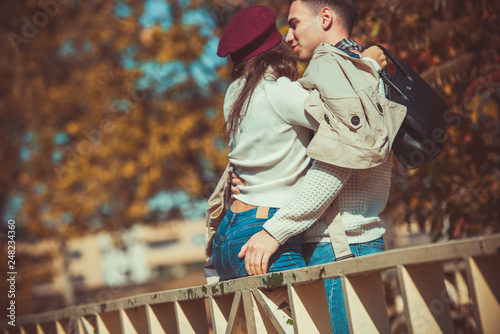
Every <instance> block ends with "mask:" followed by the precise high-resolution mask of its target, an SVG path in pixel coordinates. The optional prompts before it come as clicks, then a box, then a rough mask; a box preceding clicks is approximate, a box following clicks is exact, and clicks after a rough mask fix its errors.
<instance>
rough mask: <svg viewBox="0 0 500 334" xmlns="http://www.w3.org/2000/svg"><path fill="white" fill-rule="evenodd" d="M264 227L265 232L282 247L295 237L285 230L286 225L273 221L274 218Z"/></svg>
mask: <svg viewBox="0 0 500 334" xmlns="http://www.w3.org/2000/svg"><path fill="white" fill-rule="evenodd" d="M263 227H264V230H266V232H267V233H269V234H270V235H271V236H272V237H273V238H274V239H276V240H277V241H278V242H279V243H280V244H281V245H284V244H285V242H287V241H288V239H290V238H291V237H293V234H292V232H291V231H290V230H288V229H287V228H285V227H286V226H284V224H280V223H279V222H277V221H273V219H272V218H271V219H269V220H268V221H267V222H265V223H264V225H263Z"/></svg>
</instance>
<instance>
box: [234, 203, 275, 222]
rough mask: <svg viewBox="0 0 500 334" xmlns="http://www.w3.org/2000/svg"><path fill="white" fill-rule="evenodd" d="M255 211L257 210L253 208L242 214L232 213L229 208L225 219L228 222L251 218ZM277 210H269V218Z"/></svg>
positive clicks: (255, 213)
mask: <svg viewBox="0 0 500 334" xmlns="http://www.w3.org/2000/svg"><path fill="white" fill-rule="evenodd" d="M257 209H258V208H253V209H250V210H246V211H243V212H234V211H233V210H232V207H231V206H230V207H229V209H228V210H227V218H228V220H235V219H237V220H242V219H246V218H252V217H255V216H256V215H257ZM278 210H279V208H269V216H271V215H274V214H275V213H276V211H278Z"/></svg>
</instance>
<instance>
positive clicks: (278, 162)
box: [212, 6, 317, 279]
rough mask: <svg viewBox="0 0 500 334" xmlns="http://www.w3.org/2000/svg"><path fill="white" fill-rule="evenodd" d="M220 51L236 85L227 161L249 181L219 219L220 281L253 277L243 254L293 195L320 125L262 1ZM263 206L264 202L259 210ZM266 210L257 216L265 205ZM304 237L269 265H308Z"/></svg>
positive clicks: (234, 25)
mask: <svg viewBox="0 0 500 334" xmlns="http://www.w3.org/2000/svg"><path fill="white" fill-rule="evenodd" d="M217 54H218V55H219V56H221V57H225V56H227V55H230V56H231V60H232V62H233V64H234V67H233V79H234V81H233V83H232V84H231V85H230V86H229V88H228V90H227V93H226V98H225V101H224V116H225V119H226V124H227V131H228V135H229V138H230V141H229V147H230V148H231V153H230V154H229V160H230V162H231V163H232V164H233V166H234V167H235V169H236V170H237V171H238V173H239V174H240V175H242V177H243V176H244V178H245V179H246V180H247V186H246V187H244V189H243V191H242V193H241V194H240V195H237V196H235V197H236V198H235V200H234V202H233V203H232V206H231V208H230V209H229V211H228V213H227V214H226V216H225V217H224V219H223V221H222V222H221V224H220V226H219V228H218V231H217V234H216V235H215V238H214V242H213V246H212V247H213V252H212V254H213V260H214V264H215V268H216V270H217V273H218V274H219V275H220V277H221V279H231V278H236V277H242V276H247V272H246V269H245V264H244V261H243V259H239V258H238V253H239V251H240V249H241V246H243V245H244V244H245V243H246V242H247V241H248V239H249V238H250V237H251V236H252V235H253V234H255V233H257V232H259V231H260V230H262V225H263V224H264V223H265V222H266V221H267V219H268V218H270V217H272V215H273V214H274V213H275V212H276V211H277V210H278V208H279V207H280V206H281V205H282V204H283V203H284V201H285V200H286V199H287V198H288V196H289V194H291V192H292V189H294V188H295V187H296V185H297V183H298V181H299V179H300V177H301V176H303V175H304V173H305V171H306V169H307V167H308V166H309V162H310V159H309V158H308V157H307V156H306V147H307V144H308V142H309V138H310V130H309V129H313V128H314V127H315V126H316V127H317V125H315V124H314V122H315V120H313V119H312V118H310V117H308V116H306V114H305V112H304V108H303V107H302V105H303V103H304V100H305V99H306V97H307V96H308V92H307V91H306V90H304V89H303V88H302V87H301V85H300V84H299V83H297V82H293V81H294V80H296V79H297V63H296V60H295V57H294V55H293V54H292V52H291V51H290V50H289V48H288V46H287V45H286V44H285V42H284V41H283V38H282V36H281V34H280V33H279V31H278V29H277V28H276V16H275V14H274V12H273V11H272V10H270V9H269V8H267V7H263V6H253V7H249V8H246V9H243V10H241V11H239V12H238V13H237V14H236V15H234V16H233V18H232V19H231V20H230V22H229V23H228V25H227V27H226V29H225V31H224V34H223V35H222V38H221V40H220V43H219V48H218V52H217ZM259 207H261V208H259ZM267 210H269V211H268V212H267V214H265V213H264V215H259V214H258V211H259V213H260V212H261V211H264V212H265V211H267ZM301 238H302V236H301V235H297V236H295V237H293V238H290V240H288V241H287V243H286V244H284V245H283V246H282V247H280V249H279V250H278V252H276V253H275V254H274V255H273V256H272V257H271V259H270V261H269V271H270V272H272V271H281V270H287V269H296V268H301V267H305V262H304V259H303V257H302V242H301Z"/></svg>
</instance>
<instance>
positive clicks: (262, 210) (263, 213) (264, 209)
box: [255, 206, 269, 219]
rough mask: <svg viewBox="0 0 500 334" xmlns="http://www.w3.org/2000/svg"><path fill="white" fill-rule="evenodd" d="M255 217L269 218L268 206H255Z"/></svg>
mask: <svg viewBox="0 0 500 334" xmlns="http://www.w3.org/2000/svg"><path fill="white" fill-rule="evenodd" d="M255 218H257V219H267V218H269V207H268V206H259V207H258V208H257V214H256V215H255Z"/></svg>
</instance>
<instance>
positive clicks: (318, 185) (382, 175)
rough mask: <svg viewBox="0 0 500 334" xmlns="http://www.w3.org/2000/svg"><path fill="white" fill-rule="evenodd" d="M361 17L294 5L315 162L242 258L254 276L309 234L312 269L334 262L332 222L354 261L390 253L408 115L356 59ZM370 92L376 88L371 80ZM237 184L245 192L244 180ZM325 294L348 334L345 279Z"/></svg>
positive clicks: (329, 6)
mask: <svg viewBox="0 0 500 334" xmlns="http://www.w3.org/2000/svg"><path fill="white" fill-rule="evenodd" d="M356 18H357V7H356V3H355V1H354V0H330V1H328V0H325V1H307V0H291V1H290V12H289V16H288V24H289V31H288V34H287V36H286V41H287V42H289V43H291V47H292V48H293V50H294V52H296V53H297V54H298V57H299V59H300V60H302V61H308V60H311V61H310V64H309V66H308V68H307V70H306V72H305V74H304V77H303V78H302V79H300V80H299V81H300V82H301V84H302V85H303V86H304V88H306V89H309V90H311V95H310V98H308V100H306V103H305V108H306V111H307V112H308V113H310V114H311V115H312V116H314V117H315V118H316V119H317V120H318V122H320V126H319V129H318V131H317V133H316V135H315V137H314V138H313V140H312V141H311V144H310V145H309V146H308V155H309V156H310V157H311V158H313V159H315V160H314V162H313V164H312V166H311V168H310V169H309V171H308V172H307V174H306V176H305V177H304V178H303V180H302V181H301V184H300V188H299V190H298V191H297V193H296V194H294V196H292V198H291V199H290V201H288V202H287V203H286V204H285V206H284V207H282V208H281V209H280V210H279V211H278V212H277V213H276V214H275V215H274V217H273V218H271V219H270V220H268V221H267V222H266V223H265V224H264V230H262V231H261V232H259V233H257V234H255V235H254V236H253V237H252V238H251V239H250V240H249V242H248V243H247V244H245V245H244V246H243V247H242V249H241V252H240V254H239V257H240V258H242V257H245V266H246V269H247V272H248V273H249V274H250V275H252V274H262V273H266V272H267V265H268V260H269V258H270V256H271V255H272V254H273V253H274V252H276V250H277V249H278V248H279V246H280V244H283V243H284V242H286V240H288V239H289V238H290V237H292V236H294V235H297V234H299V233H302V232H304V231H305V233H304V239H303V242H304V245H303V249H304V257H305V260H306V263H308V265H318V264H323V263H328V262H333V261H335V259H336V254H337V257H338V249H336V250H335V251H334V249H333V247H332V243H331V242H330V235H332V233H337V236H338V230H337V231H336V232H332V229H331V226H333V225H334V224H333V223H332V221H333V222H335V221H337V222H339V221H340V228H341V229H342V227H343V229H345V232H344V231H341V234H342V235H343V236H344V238H346V237H347V241H346V244H347V242H348V243H349V246H346V248H348V249H347V252H349V248H350V251H351V252H352V254H353V255H354V256H362V255H367V254H373V253H377V252H381V251H383V249H384V243H383V240H382V235H383V234H384V233H385V224H384V222H383V221H382V220H381V219H380V217H379V213H380V212H381V211H382V210H383V209H384V207H385V204H386V203H387V199H388V195H389V190H390V178H391V170H390V169H391V161H390V160H391V159H389V158H388V157H389V152H390V145H391V144H392V140H393V139H394V137H395V134H396V133H397V130H398V129H399V126H400V125H401V122H402V120H403V118H404V116H405V114H406V109H405V108H404V107H402V106H399V105H395V104H392V103H391V102H390V101H387V100H386V99H384V98H382V97H380V96H378V94H375V95H377V96H378V97H374V96H373V94H371V93H370V92H371V91H373V88H372V87H368V86H370V85H367V84H365V83H366V82H369V77H370V76H371V77H372V79H373V78H375V77H376V79H375V80H378V77H377V76H376V73H375V75H374V74H373V71H370V69H368V68H366V65H365V64H363V63H362V62H361V61H358V60H356V58H359V56H357V55H356V53H357V52H358V51H362V48H361V47H360V46H359V45H358V44H357V43H355V42H354V41H353V40H351V39H349V36H350V33H351V30H352V28H353V26H354V22H355V21H356ZM339 49H340V50H342V51H340V50H339ZM353 51H354V52H353ZM344 58H345V59H344ZM352 65H354V66H352ZM358 72H360V73H361V72H363V75H364V76H363V75H361V74H359V73H358ZM354 81H357V82H358V88H359V83H361V85H363V84H364V86H363V87H365V88H366V89H365V90H366V92H367V93H366V94H367V95H370V99H371V102H373V105H376V106H377V108H378V110H377V109H376V108H374V107H373V105H371V104H370V103H368V102H369V100H370V99H367V98H363V95H360V93H359V91H360V90H359V89H357V88H356V89H355V87H354ZM372 86H373V87H376V86H377V85H376V84H373V80H372ZM370 89H372V90H371V91H370ZM370 105H371V107H370ZM374 110H375V111H374ZM384 110H385V115H384ZM377 111H378V113H379V114H377ZM389 111H390V113H389ZM232 182H233V185H241V186H240V189H241V190H242V191H244V183H242V181H239V180H238V179H235V178H233V180H232ZM233 189H234V188H233ZM240 189H237V190H236V189H234V190H233V193H234V194H238V192H239V191H240ZM334 218H335V219H334ZM337 226H339V225H338V224H337ZM335 238H336V237H335ZM339 248H340V247H339ZM325 288H326V294H327V299H328V305H329V309H330V316H331V320H332V327H333V331H334V332H335V333H348V332H349V329H348V324H347V317H346V314H345V306H344V299H343V294H342V287H341V284H340V280H339V279H335V280H325Z"/></svg>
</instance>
